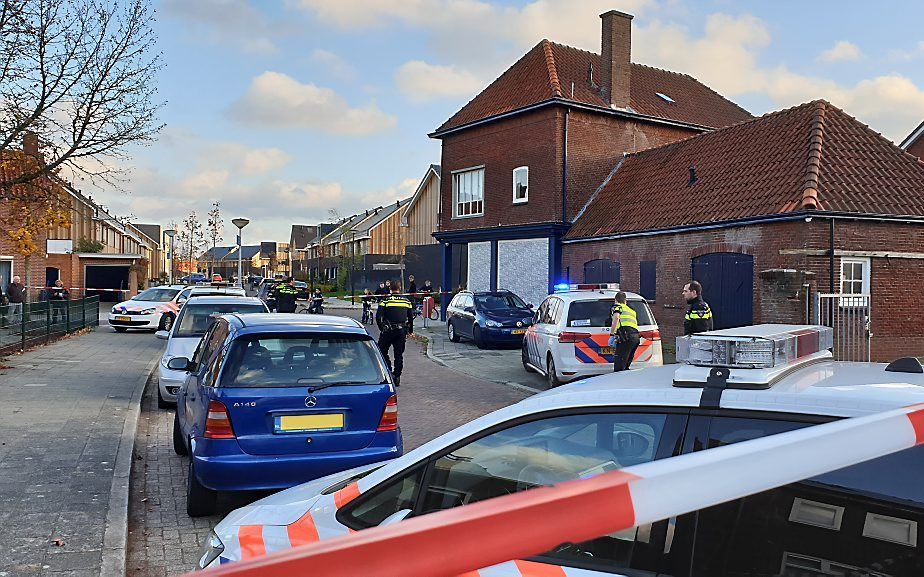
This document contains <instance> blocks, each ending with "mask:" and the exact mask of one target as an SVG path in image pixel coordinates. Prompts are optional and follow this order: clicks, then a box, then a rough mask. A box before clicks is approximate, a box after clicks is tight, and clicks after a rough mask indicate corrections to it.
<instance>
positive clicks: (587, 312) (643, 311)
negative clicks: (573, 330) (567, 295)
mask: <svg viewBox="0 0 924 577" xmlns="http://www.w3.org/2000/svg"><path fill="white" fill-rule="evenodd" d="M613 302H614V301H613V299H598V300H592V301H574V302H572V303H571V306H570V307H568V326H569V327H608V326H610V323H611V322H612V319H611V318H610V311H611V310H613ZM626 304H628V305H629V308H631V309H632V310H634V311H635V314H636V316H637V317H638V324H639V326H642V325H653V324H655V322H654V319H653V318H652V316H651V309H649V308H648V304H647V303H645V302H644V301H640V300H634V299H630V300H629V301H628V302H627V303H626Z"/></svg>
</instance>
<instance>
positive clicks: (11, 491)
mask: <svg viewBox="0 0 924 577" xmlns="http://www.w3.org/2000/svg"><path fill="white" fill-rule="evenodd" d="M162 349H163V341H159V340H157V339H155V338H154V336H153V335H152V334H150V333H147V332H129V333H126V334H119V333H115V332H114V331H112V329H110V328H109V327H98V328H97V329H96V330H94V331H93V332H90V333H89V334H85V335H81V336H72V337H70V338H66V339H63V340H60V341H57V342H55V343H52V344H50V345H48V346H45V347H39V348H37V349H34V350H32V351H28V352H26V353H24V354H21V355H15V356H12V357H7V358H6V359H4V360H2V361H0V365H5V366H4V367H3V368H2V369H0V543H2V544H3V546H0V576H2V577H6V576H13V575H16V576H19V575H55V576H59V575H71V576H75V577H76V576H84V575H86V576H89V575H100V574H106V575H121V574H122V571H123V568H124V559H125V532H126V515H127V499H128V478H129V471H130V468H131V458H132V452H131V451H132V441H133V439H134V433H135V428H136V424H137V416H138V406H139V400H140V396H141V393H142V390H143V387H144V383H145V381H146V380H147V378H148V375H149V374H150V372H151V370H152V369H153V368H154V367H155V366H156V363H157V361H158V360H159V358H160V354H161V351H162ZM120 563H121V566H120Z"/></svg>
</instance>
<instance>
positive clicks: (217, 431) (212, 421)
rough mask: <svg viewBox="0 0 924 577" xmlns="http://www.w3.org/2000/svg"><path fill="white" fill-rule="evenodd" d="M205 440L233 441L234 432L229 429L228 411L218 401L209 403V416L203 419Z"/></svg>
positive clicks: (229, 417) (229, 418)
mask: <svg viewBox="0 0 924 577" xmlns="http://www.w3.org/2000/svg"><path fill="white" fill-rule="evenodd" d="M203 436H204V437H205V438H206V439H233V438H234V430H233V429H232V428H231V416H230V415H228V409H227V407H225V406H224V405H223V404H221V403H220V402H219V401H209V414H208V416H207V417H206V418H205V435H203Z"/></svg>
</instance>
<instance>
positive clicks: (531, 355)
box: [521, 284, 664, 387]
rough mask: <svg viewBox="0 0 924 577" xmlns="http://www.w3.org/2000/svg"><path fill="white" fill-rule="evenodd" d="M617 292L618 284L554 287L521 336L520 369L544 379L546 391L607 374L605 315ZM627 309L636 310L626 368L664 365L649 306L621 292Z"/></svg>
mask: <svg viewBox="0 0 924 577" xmlns="http://www.w3.org/2000/svg"><path fill="white" fill-rule="evenodd" d="M618 291H619V285H618V284H578V285H556V286H555V292H554V293H553V294H551V295H549V296H548V297H547V298H546V299H545V300H544V301H542V304H541V305H539V308H538V309H537V310H536V313H535V315H534V317H533V323H532V325H530V327H529V328H528V329H527V330H526V335H525V336H524V337H523V349H522V353H521V355H522V361H523V368H524V369H526V370H527V371H528V372H538V373H540V374H542V375H544V376H545V377H546V379H547V380H548V382H549V387H557V386H559V385H561V384H562V383H567V382H570V381H574V380H577V379H582V378H585V377H592V376H596V375H603V374H606V373H610V372H612V371H613V347H611V346H610V345H609V342H608V341H609V338H610V320H611V318H610V312H611V310H612V308H613V305H614V303H615V297H616V293H617V292H618ZM626 304H627V305H629V307H630V308H631V309H632V310H633V311H635V314H636V317H637V319H638V332H639V344H638V348H637V349H636V350H635V356H634V357H633V360H632V364H631V366H630V368H633V369H644V368H647V367H657V366H660V365H662V364H664V357H663V353H662V349H661V331H660V329H659V327H658V323H657V321H655V318H654V314H653V313H652V312H651V307H649V306H648V302H647V301H646V300H645V299H644V298H642V297H641V296H640V295H637V294H635V293H626Z"/></svg>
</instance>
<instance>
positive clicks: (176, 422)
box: [173, 415, 189, 457]
mask: <svg viewBox="0 0 924 577" xmlns="http://www.w3.org/2000/svg"><path fill="white" fill-rule="evenodd" d="M173 452H174V453H176V454H177V455H180V456H181V457H182V456H184V455H188V454H189V449H188V448H187V447H186V439H184V438H183V431H181V430H180V416H179V415H173Z"/></svg>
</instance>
